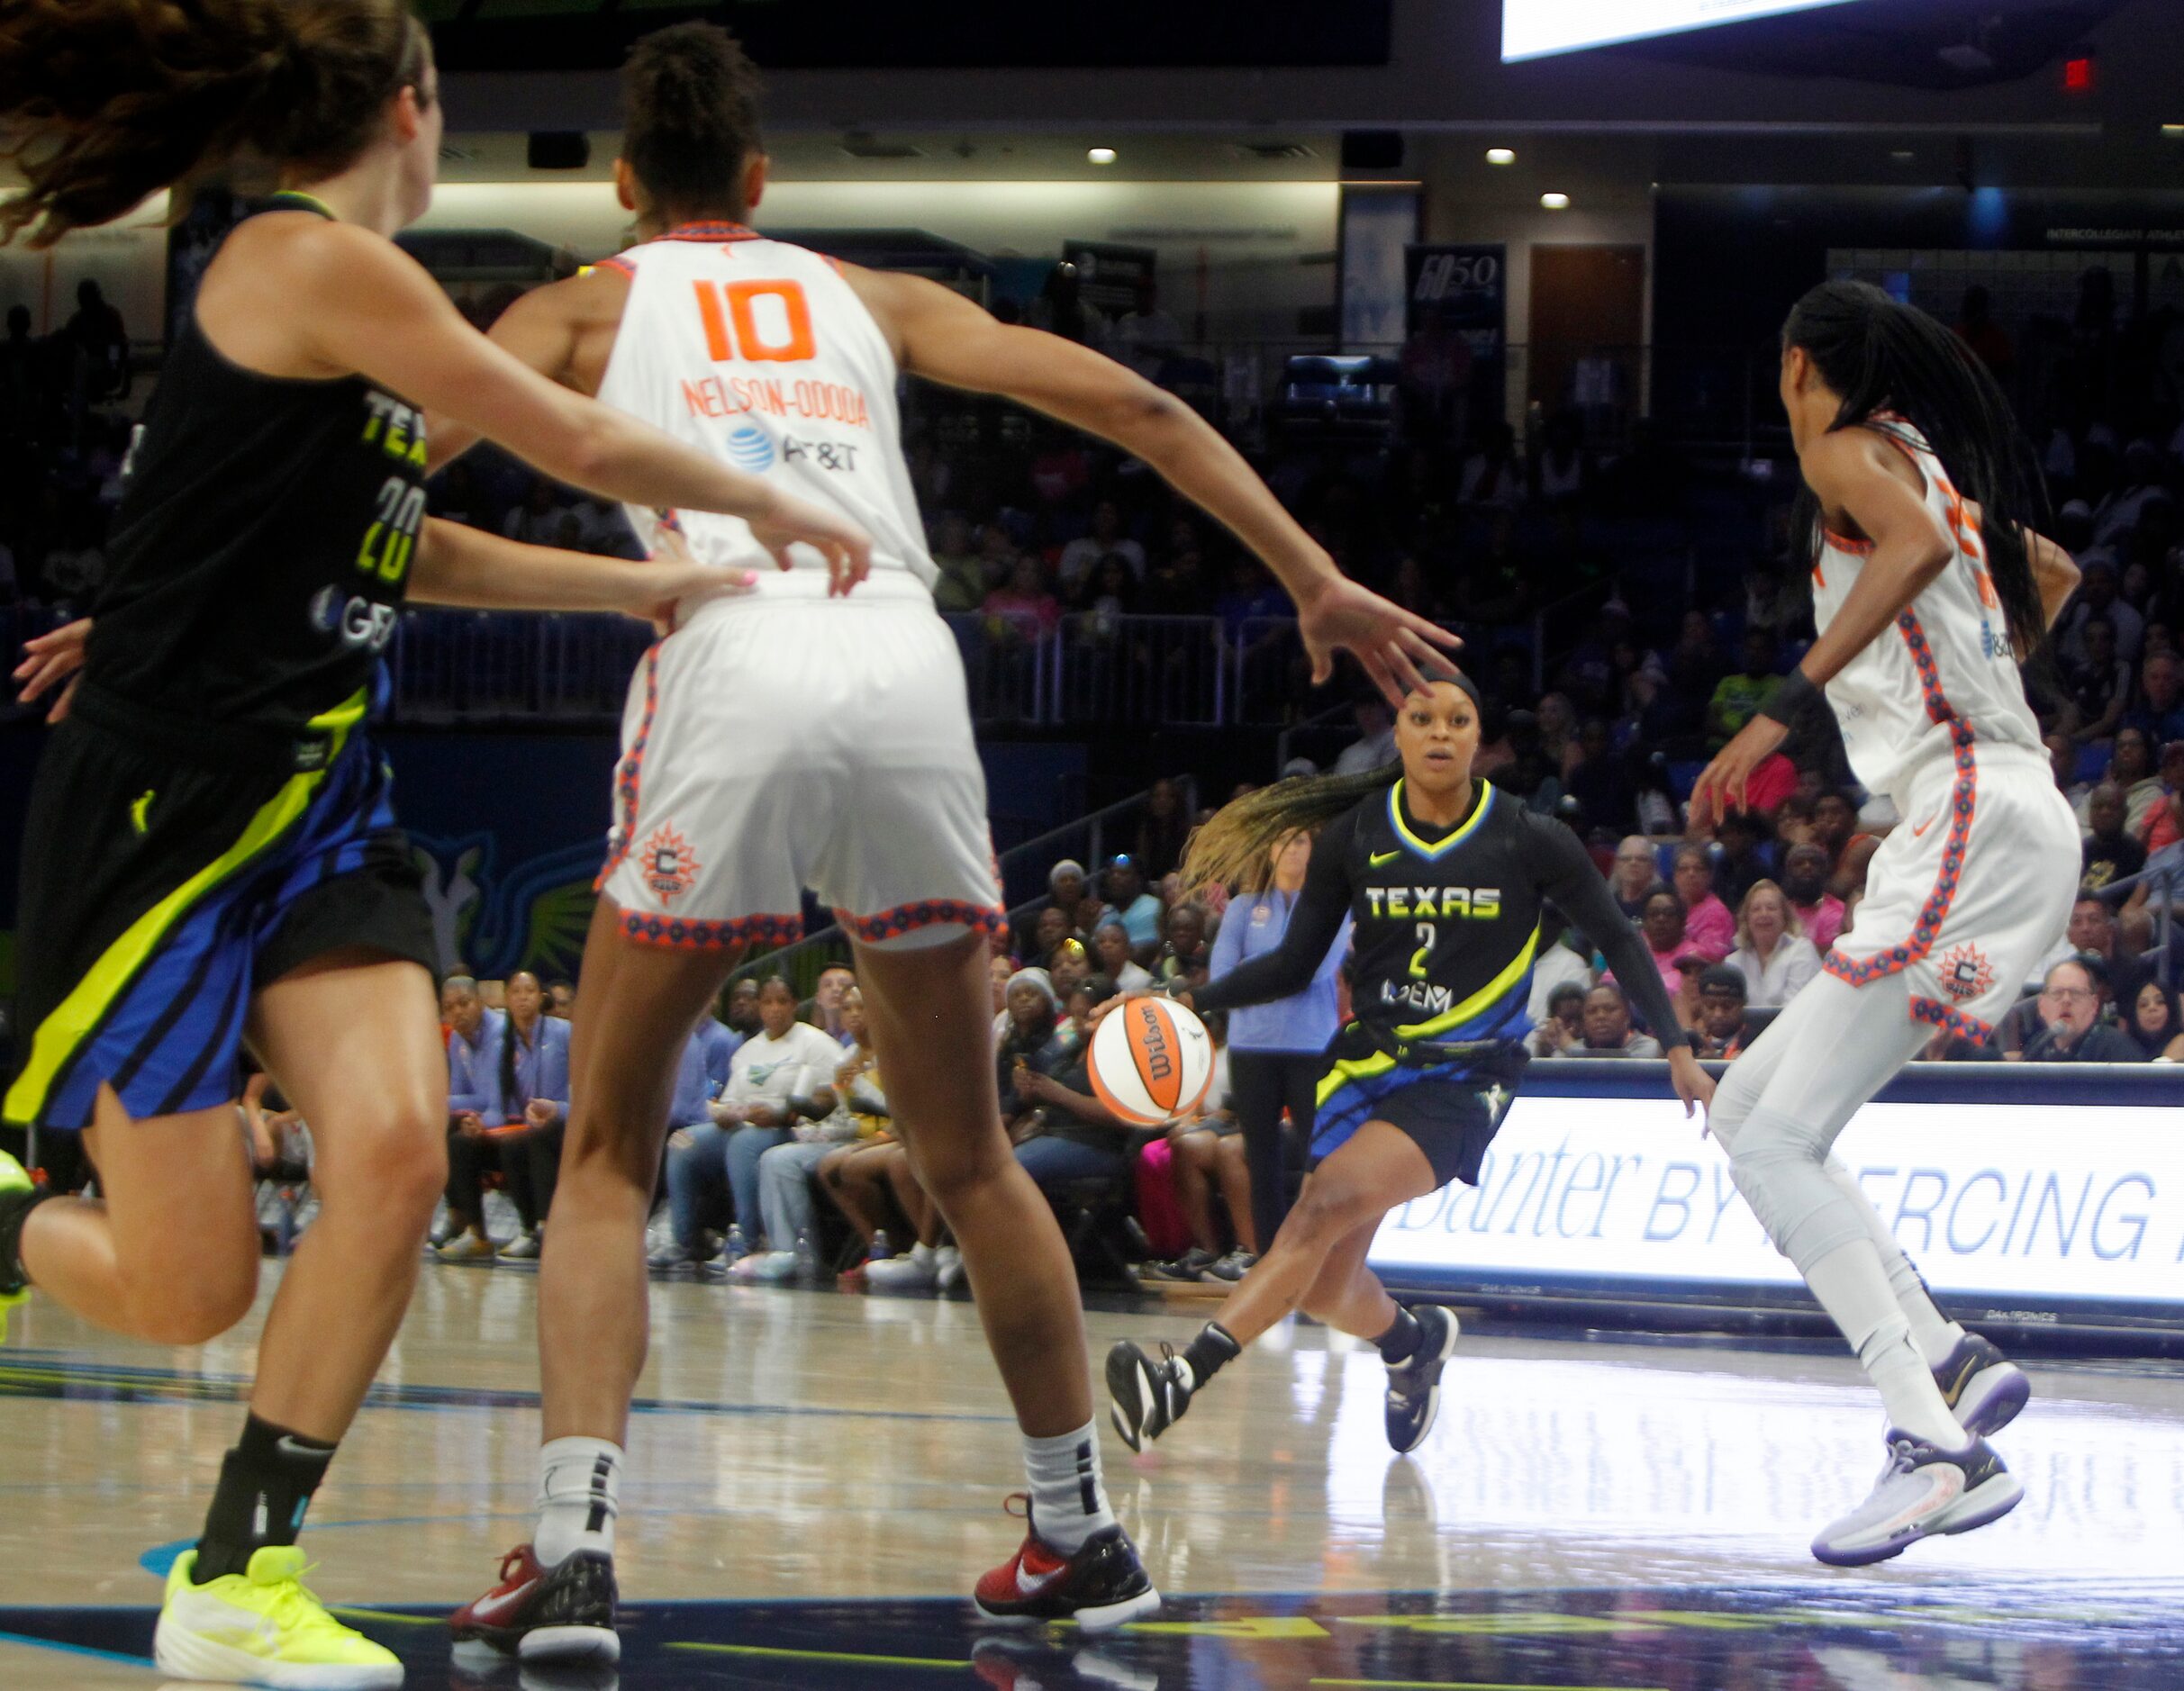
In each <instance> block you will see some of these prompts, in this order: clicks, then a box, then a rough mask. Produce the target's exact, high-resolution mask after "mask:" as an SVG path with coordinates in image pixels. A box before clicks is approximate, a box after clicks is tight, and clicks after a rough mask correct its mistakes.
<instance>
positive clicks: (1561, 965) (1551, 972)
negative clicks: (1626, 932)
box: [1525, 914, 1592, 1026]
mask: <svg viewBox="0 0 2184 1691" xmlns="http://www.w3.org/2000/svg"><path fill="white" fill-rule="evenodd" d="M1581 943H1582V941H1581V936H1578V935H1576V934H1574V933H1572V931H1571V930H1570V929H1569V928H1568V927H1565V926H1564V925H1563V921H1562V918H1560V917H1558V916H1554V915H1552V914H1550V915H1548V916H1546V917H1545V918H1543V919H1542V921H1541V923H1540V934H1539V951H1538V954H1537V961H1536V962H1535V963H1534V964H1533V965H1532V996H1531V1002H1530V1003H1529V1004H1527V1006H1526V1007H1525V1008H1526V1012H1527V1014H1528V1015H1529V1016H1530V1017H1531V1018H1532V1022H1533V1024H1534V1026H1537V1025H1538V1024H1539V1023H1541V1022H1544V1021H1545V1020H1546V1019H1547V1017H1549V1016H1550V1015H1551V1014H1553V1007H1554V1000H1555V997H1556V995H1557V994H1558V993H1559V992H1560V990H1562V989H1563V988H1564V987H1572V986H1573V987H1575V988H1576V989H1577V990H1578V997H1579V999H1583V997H1584V995H1585V993H1586V992H1587V991H1589V990H1590V989H1591V986H1592V963H1591V954H1590V952H1585V951H1580V950H1578V949H1577V946H1578V945H1581Z"/></svg>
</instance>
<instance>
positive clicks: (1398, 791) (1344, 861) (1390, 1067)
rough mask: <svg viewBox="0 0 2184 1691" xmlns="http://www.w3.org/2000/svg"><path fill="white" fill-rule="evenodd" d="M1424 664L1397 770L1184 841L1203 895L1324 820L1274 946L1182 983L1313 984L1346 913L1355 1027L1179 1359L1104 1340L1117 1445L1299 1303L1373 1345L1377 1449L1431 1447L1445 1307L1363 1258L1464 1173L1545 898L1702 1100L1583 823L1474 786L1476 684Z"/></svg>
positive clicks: (1279, 989)
mask: <svg viewBox="0 0 2184 1691" xmlns="http://www.w3.org/2000/svg"><path fill="white" fill-rule="evenodd" d="M1429 673H1430V674H1432V675H1433V677H1434V679H1433V680H1432V681H1431V682H1430V684H1429V685H1428V686H1427V688H1426V689H1425V690H1424V691H1420V692H1412V693H1410V694H1409V697H1407V698H1406V699H1405V700H1404V701H1403V709H1402V713H1401V715H1400V718H1399V719H1398V720H1397V722H1396V729H1395V744H1396V750H1397V752H1398V754H1399V755H1400V759H1401V762H1400V765H1399V766H1393V767H1390V768H1386V769H1382V770H1377V771H1374V772H1373V773H1369V774H1365V775H1359V776H1333V777H1322V778H1317V779H1312V780H1306V781H1287V782H1282V783H1280V784H1279V785H1277V786H1274V787H1271V788H1267V789H1265V790H1264V791H1260V792H1257V793H1254V794H1251V795H1250V796H1248V797H1246V798H1244V799H1240V800H1237V801H1236V802H1235V803H1233V804H1231V805H1229V806H1228V808H1227V809H1224V810H1223V811H1221V813H1220V814H1219V815H1218V816H1217V817H1215V818H1213V820H1212V821H1211V822H1210V823H1208V824H1207V825H1206V827H1203V828H1201V830H1200V831H1199V833H1198V834H1197V835H1196V836H1193V838H1192V843H1191V846H1190V849H1189V852H1188V854H1187V855H1186V859H1185V862H1184V864H1183V880H1184V883H1185V884H1186V885H1189V886H1205V885H1208V884H1210V883H1211V882H1232V881H1238V880H1241V879H1243V878H1245V877H1247V876H1248V875H1250V874H1252V873H1255V872H1256V871H1257V869H1258V866H1259V865H1261V864H1264V863H1265V862H1266V860H1267V851H1268V848H1269V846H1270V845H1271V844H1272V843H1273V841H1274V840H1276V839H1278V838H1280V837H1282V836H1283V835H1285V834H1287V833H1290V832H1291V831H1293V830H1295V829H1297V828H1300V827H1305V828H1309V827H1320V825H1322V824H1324V827H1320V832H1319V837H1318V839H1317V840H1315V841H1314V843H1313V845H1312V864H1311V868H1310V869H1309V871H1308V872H1307V873H1306V876H1305V882H1304V891H1303V892H1302V893H1301V894H1300V897H1299V899H1298V901H1297V908H1296V911H1295V913H1294V914H1293V915H1292V916H1291V918H1290V924H1289V930H1288V932H1287V933H1286V934H1285V935H1284V936H1282V944H1281V945H1280V946H1279V947H1278V948H1276V949H1275V950H1273V951H1271V952H1268V953H1266V954H1264V955H1263V956H1260V957H1255V958H1254V959H1252V961H1250V962H1249V963H1245V964H1243V965H1242V966H1241V967H1239V968H1237V969H1233V970H1231V971H1230V972H1228V973H1227V974H1225V975H1223V976H1221V977H1220V978H1219V979H1218V980H1216V981H1209V982H1208V983H1207V984H1206V985H1205V986H1203V987H1201V988H1200V989H1199V990H1197V991H1196V992H1195V993H1179V994H1177V995H1176V996H1178V997H1179V998H1181V999H1183V1002H1185V1003H1187V1004H1194V1005H1195V1007H1196V1008H1199V1009H1201V1010H1217V1009H1219V1010H1226V1009H1234V1008H1237V1007H1238V1006H1239V1005H1245V1004H1256V1003H1263V1002H1264V1001H1266V1000H1267V999H1277V998H1282V997H1285V996H1287V995H1288V994H1289V993H1291V992H1294V991H1296V990H1299V989H1300V987H1302V986H1304V985H1305V984H1306V983H1307V982H1309V981H1310V979H1311V977H1312V974H1313V972H1315V971H1316V970H1317V969H1318V968H1319V963H1320V961H1321V960H1322V959H1323V958H1324V957H1325V956H1326V955H1327V948H1328V945H1330V944H1332V943H1333V941H1334V939H1335V936H1336V935H1337V932H1338V931H1339V930H1340V928H1341V926H1342V918H1343V916H1344V913H1345V912H1348V913H1349V914H1350V915H1351V916H1352V917H1354V918H1355V921H1356V938H1355V947H1356V950H1355V985H1354V986H1353V988H1352V990H1351V1000H1350V1001H1351V1005H1352V1008H1353V1011H1354V1013H1355V1017H1356V1019H1355V1020H1354V1021H1352V1022H1351V1023H1350V1024H1349V1025H1348V1026H1346V1027H1344V1028H1343V1030H1342V1031H1341V1033H1339V1034H1338V1035H1336V1040H1335V1044H1334V1045H1333V1047H1332V1048H1331V1049H1330V1050H1329V1052H1328V1072H1327V1076H1326V1078H1325V1079H1324V1080H1323V1081H1321V1082H1320V1086H1319V1118H1318V1120H1317V1122H1316V1124H1315V1126H1314V1131H1313V1135H1312V1153H1313V1156H1314V1158H1315V1163H1314V1167H1313V1171H1312V1174H1311V1177H1310V1178H1309V1180H1306V1182H1305V1185H1304V1190H1303V1192H1302V1194H1301V1195H1300V1198H1298V1201H1297V1207H1296V1208H1295V1209H1293V1210H1292V1211H1291V1213H1290V1216H1289V1218H1288V1219H1287V1220H1286V1221H1284V1222H1283V1223H1282V1229H1281V1231H1280V1232H1279V1233H1278V1234H1275V1235H1274V1242H1273V1248H1272V1249H1270V1250H1269V1251H1268V1252H1266V1254H1265V1255H1264V1256H1263V1257H1261V1258H1260V1259H1259V1261H1258V1262H1257V1263H1256V1265H1255V1266H1254V1267H1253V1269H1252V1270H1251V1271H1250V1272H1249V1273H1248V1274H1246V1276H1245V1277H1244V1279H1243V1280H1242V1282H1241V1283H1240V1284H1238V1286H1237V1289H1236V1290H1235V1291H1234V1292H1232V1293H1231V1294H1229V1297H1228V1300H1227V1302H1225V1303H1224V1304H1223V1305H1222V1307H1221V1314H1220V1317H1219V1319H1218V1320H1216V1321H1212V1322H1209V1323H1208V1324H1207V1325H1206V1326H1205V1328H1204V1330H1203V1331H1202V1332H1201V1333H1200V1334H1199V1336H1198V1337H1197V1338H1196V1339H1194V1340H1192V1343H1191V1344H1190V1346H1189V1347H1188V1348H1187V1349H1186V1350H1185V1351H1184V1352H1183V1353H1182V1354H1181V1355H1180V1356H1170V1357H1167V1358H1165V1359H1164V1360H1155V1358H1153V1357H1151V1356H1149V1355H1147V1354H1146V1352H1145V1351H1144V1350H1142V1349H1141V1348H1140V1347H1138V1346H1137V1345H1135V1344H1132V1343H1128V1342H1127V1341H1125V1342H1124V1343H1119V1344H1118V1345H1116V1346H1115V1348H1114V1349H1113V1351H1111V1352H1110V1353H1109V1356H1108V1361H1107V1383H1108V1389H1109V1392H1110V1395H1111V1396H1112V1397H1113V1400H1114V1403H1113V1408H1112V1411H1111V1415H1112V1419H1113V1421H1114V1424H1115V1428H1116V1430H1117V1431H1118V1432H1119V1433H1121V1435H1122V1438H1123V1442H1125V1443H1127V1444H1128V1445H1129V1447H1130V1448H1131V1449H1132V1450H1138V1449H1141V1448H1143V1446H1144V1445H1145V1444H1146V1442H1148V1441H1150V1440H1152V1439H1155V1438H1158V1437H1159V1436H1160V1434H1161V1433H1164V1431H1166V1430H1167V1428H1168V1427H1169V1426H1170V1425H1171V1424H1173V1423H1174V1421H1175V1420H1176V1419H1177V1418H1178V1417H1180V1416H1181V1415H1183V1411H1184V1409H1185V1408H1186V1407H1188V1406H1189V1405H1190V1402H1191V1397H1192V1394H1193V1393H1194V1392H1197V1391H1200V1390H1202V1389H1203V1388H1204V1387H1205V1385H1206V1382H1207V1381H1208V1380H1209V1379H1211V1378H1212V1377H1213V1375H1214V1373H1215V1372H1216V1371H1217V1370H1219V1368H1220V1367H1221V1365H1222V1364H1223V1363H1225V1362H1227V1361H1230V1360H1231V1359H1232V1358H1234V1357H1236V1356H1237V1355H1238V1354H1239V1353H1240V1352H1242V1350H1243V1348H1244V1346H1246V1345H1247V1344H1249V1343H1251V1342H1252V1341H1253V1340H1254V1339H1255V1338H1257V1337H1258V1336H1259V1335H1260V1334H1263V1333H1264V1332H1265V1331H1266V1330H1267V1329H1268V1328H1269V1327H1271V1326H1273V1325H1274V1324H1275V1323H1276V1322H1278V1321H1280V1320H1281V1319H1282V1317H1283V1316H1286V1315H1288V1314H1289V1313H1290V1312H1291V1310H1295V1309H1302V1310H1304V1311H1305V1312H1306V1313H1307V1314H1308V1315H1310V1316H1314V1317H1315V1318H1317V1319H1318V1320H1320V1321H1323V1322H1325V1323H1327V1325H1329V1326H1331V1327H1338V1328H1340V1329H1341V1330H1342V1331H1343V1332H1345V1333H1352V1334H1357V1335H1358V1336H1360V1337H1362V1338H1368V1339H1371V1340H1372V1341H1373V1343H1375V1344H1377V1345H1378V1346H1379V1347H1380V1352H1381V1355H1382V1357H1383V1358H1384V1359H1385V1360H1386V1361H1387V1364H1388V1442H1389V1443H1390V1444H1391V1445H1393V1446H1394V1447H1395V1449H1396V1450H1397V1451H1412V1450H1416V1449H1417V1448H1418V1444H1419V1443H1420V1442H1422V1441H1423V1440H1424V1439H1425V1437H1426V1433H1427V1429H1428V1428H1429V1427H1431V1426H1432V1424H1433V1418H1434V1413H1435V1410H1436V1406H1438V1403H1439V1384H1440V1378H1441V1368H1442V1364H1443V1363H1444V1362H1445V1361H1447V1358H1448V1354H1449V1352H1450V1351H1451V1349H1452V1348H1453V1347H1454V1343H1455V1338H1456V1323H1455V1318H1454V1316H1450V1315H1449V1314H1448V1313H1447V1311H1445V1309H1442V1308H1440V1307H1438V1306H1436V1305H1430V1304H1427V1305H1419V1306H1418V1307H1415V1308H1410V1309H1406V1308H1402V1307H1399V1306H1398V1305H1397V1304H1396V1302H1395V1300H1394V1299H1393V1298H1390V1297H1389V1295H1388V1292H1387V1289H1386V1288H1385V1287H1383V1286H1382V1284H1381V1283H1380V1280H1379V1279H1378V1278H1377V1277H1376V1276H1375V1275H1374V1274H1373V1271H1372V1270H1371V1269H1369V1268H1367V1267H1366V1266H1365V1252H1366V1251H1367V1249H1368V1248H1369V1247H1370V1246H1371V1244H1372V1243H1373V1234H1375V1233H1377V1232H1378V1231H1379V1229H1380V1225H1381V1222H1382V1219H1383V1218H1384V1217H1385V1216H1387V1214H1388V1212H1389V1211H1390V1210H1391V1209H1394V1208H1396V1207H1398V1206H1400V1205H1402V1204H1407V1203H1409V1202H1410V1201H1411V1200H1412V1199H1413V1198H1424V1197H1426V1196H1427V1194H1428V1193H1431V1192H1434V1191H1437V1190H1438V1189H1440V1188H1442V1187H1444V1186H1445V1185H1447V1184H1448V1183H1449V1182H1450V1181H1451V1180H1464V1181H1465V1182H1475V1181H1476V1180H1478V1178H1479V1166H1480V1160H1481V1159H1482V1157H1483V1156H1484V1154H1485V1153H1486V1147H1487V1144H1488V1143H1489V1142H1490V1141H1491V1139H1492V1138H1493V1136H1494V1132H1495V1129H1496V1128H1497V1127H1499V1126H1500V1123H1501V1118H1502V1115H1503V1112H1504V1111H1505V1110H1506V1109H1507V1108H1508V1107H1509V1098H1510V1095H1511V1093H1512V1091H1513V1090H1514V1089H1515V1087H1516V1085H1517V1082H1518V1076H1519V1074H1520V1073H1521V1072H1522V1071H1523V1068H1524V1063H1525V1051H1524V1037H1525V1035H1526V1034H1527V1033H1528V1032H1530V1030H1531V1018H1530V1017H1529V1016H1528V1015H1527V1009H1526V1006H1527V1002H1528V1000H1529V997H1530V991H1531V983H1532V964H1533V959H1534V957H1535V955H1536V952H1537V949H1538V945H1539V932H1540V920H1541V915H1542V910H1543V907H1544V906H1545V904H1548V903H1552V904H1553V905H1554V908H1555V909H1557V910H1559V911H1560V912H1561V913H1562V915H1563V917H1565V918H1568V919H1569V920H1570V921H1571V922H1572V923H1573V924H1574V925H1575V926H1576V927H1578V928H1579V929H1580V930H1581V931H1582V932H1583V933H1584V934H1585V935H1586V936H1587V937H1588V938H1590V940H1591V941H1592V942H1593V944H1594V945H1597V946H1599V949H1600V951H1601V952H1602V953H1603V954H1605V956H1606V957H1607V959H1608V963H1609V967H1610V968H1611V969H1613V970H1614V971H1615V973H1616V978H1617V979H1618V980H1619V981H1622V983H1623V986H1624V990H1626V991H1627V992H1628V993H1629V994H1630V996H1631V997H1632V998H1633V999H1636V1002H1637V1006H1638V1008H1639V1009H1640V1011H1641V1012H1642V1013H1643V1014H1644V1016H1645V1021H1646V1025H1647V1026H1649V1027H1650V1028H1651V1029H1652V1030H1653V1031H1654V1035H1656V1036H1657V1037H1658V1038H1659V1039H1660V1041H1661V1043H1662V1044H1663V1045H1664V1046H1666V1047H1667V1048H1668V1051H1669V1077H1670V1080H1671V1082H1672V1084H1673V1086H1674V1088H1675V1091H1676V1096H1677V1097H1679V1098H1681V1099H1682V1100H1683V1102H1684V1108H1685V1111H1686V1113H1687V1114H1688V1113H1690V1110H1691V1109H1692V1108H1694V1107H1695V1106H1699V1105H1703V1104H1705V1103H1706V1102H1707V1101H1708V1099H1710V1098H1711V1097H1712V1095H1713V1090H1714V1083H1713V1081H1711V1080H1709V1079H1708V1076H1707V1074H1706V1072H1705V1071H1703V1070H1702V1069H1700V1068H1699V1063H1698V1060H1697V1058H1695V1057H1694V1056H1693V1055H1692V1054H1691V1052H1690V1044H1689V1042H1688V1040H1687V1038H1686V1036H1685V1035H1684V1034H1683V1032H1682V1030H1681V1028H1680V1027H1679V1026H1677V1023H1676V1014H1675V1010H1674V1008H1673V1007H1672V1005H1671V1003H1670V1002H1669V997H1668V993H1667V990H1665V989H1664V988H1663V986H1662V984H1661V976H1660V973H1659V972H1658V971H1657V970H1656V969H1655V968H1654V963H1653V960H1652V958H1651V956H1650V955H1649V954H1647V952H1646V949H1645V945H1643V944H1642V943H1641V942H1640V940H1639V938H1638V936H1637V934H1636V931H1635V930H1634V929H1633V928H1632V927H1631V926H1630V924H1629V923H1628V922H1627V921H1626V920H1624V918H1623V914H1622V912H1621V910H1620V909H1618V907H1617V905H1616V902H1615V900H1614V897H1613V895H1611V894H1610V893H1609V890H1608V884H1607V882H1604V881H1602V880H1601V879H1600V874H1599V870H1597V869H1595V868H1594V867H1593V864H1592V860H1591V859H1590V857H1589V856H1587V855H1586V853H1585V848H1584V846H1583V845H1581V844H1580V842H1579V840H1578V837H1577V836H1576V835H1574V834H1572V832H1571V831H1570V830H1569V829H1568V828H1567V827H1563V825H1562V824H1561V823H1560V822H1557V821H1555V820H1554V819H1552V818H1545V817H1538V816H1534V815H1532V814H1531V813H1530V812H1528V811H1527V810H1526V809H1524V807H1523V806H1522V805H1521V804H1520V803H1518V801H1517V800H1513V799H1510V798H1509V797H1508V796H1507V795H1506V794H1503V793H1501V792H1500V791H1498V790H1497V789H1495V788H1493V787H1491V786H1490V785H1488V784H1487V782H1483V781H1481V780H1477V779H1475V778H1474V777H1473V774H1472V773H1471V770H1472V758H1473V755H1474V754H1475V753H1476V752H1477V750H1478V747H1479V696H1478V692H1477V691H1476V690H1475V689H1474V688H1473V684H1472V683H1471V682H1470V680H1469V679H1468V678H1466V677H1464V676H1463V675H1460V674H1454V673H1452V672H1450V671H1448V670H1446V669H1445V668H1439V669H1434V670H1431V671H1430V672H1429Z"/></svg>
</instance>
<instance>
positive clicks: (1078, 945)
mask: <svg viewBox="0 0 2184 1691" xmlns="http://www.w3.org/2000/svg"><path fill="white" fill-rule="evenodd" d="M1091 973H1092V954H1091V953H1089V952H1088V951H1086V950H1085V949H1084V942H1083V940H1081V939H1079V938H1078V937H1077V936H1075V935H1074V934H1072V935H1071V936H1069V937H1068V938H1067V939H1065V940H1064V941H1063V942H1062V943H1061V944H1060V945H1056V947H1055V948H1054V955H1053V957H1051V958H1050V959H1049V960H1048V961H1047V978H1048V979H1049V980H1051V981H1053V982H1054V995H1055V997H1056V998H1058V999H1061V1000H1062V1002H1063V1003H1064V1004H1067V1003H1068V1002H1069V995H1070V993H1071V992H1073V991H1074V990H1075V989H1076V987H1077V985H1078V983H1079V982H1080V981H1083V980H1084V979H1085V978H1086V977H1087V976H1089V975H1090V974H1091Z"/></svg>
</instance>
